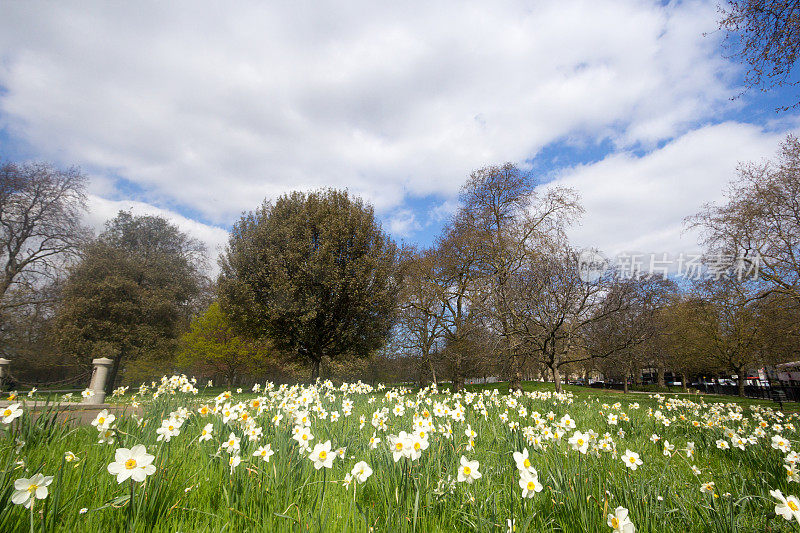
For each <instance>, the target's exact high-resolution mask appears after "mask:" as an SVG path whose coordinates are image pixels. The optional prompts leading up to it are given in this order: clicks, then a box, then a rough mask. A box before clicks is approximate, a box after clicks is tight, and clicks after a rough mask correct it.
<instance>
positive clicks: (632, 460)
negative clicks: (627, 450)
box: [628, 456, 636, 463]
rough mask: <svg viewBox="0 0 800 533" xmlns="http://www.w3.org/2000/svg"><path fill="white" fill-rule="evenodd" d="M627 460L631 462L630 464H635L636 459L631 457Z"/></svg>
mask: <svg viewBox="0 0 800 533" xmlns="http://www.w3.org/2000/svg"><path fill="white" fill-rule="evenodd" d="M628 460H629V461H630V462H632V463H635V462H636V458H635V457H633V456H631V458H630V459H628Z"/></svg>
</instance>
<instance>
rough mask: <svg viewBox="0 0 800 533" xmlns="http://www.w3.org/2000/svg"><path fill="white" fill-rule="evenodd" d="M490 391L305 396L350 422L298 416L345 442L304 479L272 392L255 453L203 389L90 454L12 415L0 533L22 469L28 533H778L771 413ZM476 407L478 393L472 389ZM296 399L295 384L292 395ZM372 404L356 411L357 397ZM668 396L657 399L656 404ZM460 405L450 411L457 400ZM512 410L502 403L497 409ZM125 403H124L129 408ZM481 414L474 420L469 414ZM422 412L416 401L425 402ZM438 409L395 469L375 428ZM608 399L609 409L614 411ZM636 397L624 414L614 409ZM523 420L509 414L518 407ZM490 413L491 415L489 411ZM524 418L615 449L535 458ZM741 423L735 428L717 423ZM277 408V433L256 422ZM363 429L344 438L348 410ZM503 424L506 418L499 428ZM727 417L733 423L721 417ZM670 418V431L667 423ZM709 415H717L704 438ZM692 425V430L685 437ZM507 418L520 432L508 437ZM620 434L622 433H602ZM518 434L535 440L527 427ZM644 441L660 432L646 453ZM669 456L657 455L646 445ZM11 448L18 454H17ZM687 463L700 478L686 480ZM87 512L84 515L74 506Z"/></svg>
mask: <svg viewBox="0 0 800 533" xmlns="http://www.w3.org/2000/svg"><path fill="white" fill-rule="evenodd" d="M498 387H499V389H500V393H499V394H498V395H496V396H494V395H493V393H492V392H491V391H492V390H493V389H494V386H493V385H491V386H471V387H469V388H468V391H467V392H468V393H469V394H470V395H472V396H473V397H471V398H466V397H465V396H464V395H463V394H462V395H453V394H451V393H449V392H440V393H438V394H422V395H420V394H418V391H416V390H415V391H408V392H407V393H403V392H398V391H394V392H393V397H392V398H388V397H387V395H386V392H387V391H380V392H377V391H376V392H374V393H366V392H365V393H351V394H347V395H345V394H343V393H341V392H339V391H338V390H327V389H324V388H322V389H320V391H321V396H320V399H319V402H318V403H319V405H320V406H321V407H322V408H323V409H325V410H326V411H328V412H332V411H338V412H339V413H340V414H342V412H343V410H342V399H343V398H344V397H345V396H347V397H349V398H350V399H351V400H352V401H353V403H354V408H353V412H352V414H351V416H349V417H341V418H340V419H339V420H338V421H336V422H331V421H330V419H329V418H328V419H325V420H322V419H320V418H319V417H316V416H312V425H311V431H312V433H313V434H314V436H315V439H314V441H313V442H314V443H317V442H324V441H326V440H330V441H331V442H332V444H333V448H334V449H336V448H338V447H340V446H342V447H346V452H345V457H344V459H338V458H337V459H336V460H335V461H334V463H333V467H332V468H331V469H325V468H323V469H321V470H315V469H314V467H313V465H312V462H311V461H310V460H309V458H308V453H301V452H300V450H299V448H298V445H297V443H296V442H295V441H294V440H293V439H292V438H291V433H292V426H293V424H292V423H291V422H290V420H289V418H290V417H289V416H288V413H287V412H285V410H284V409H282V408H281V407H279V404H280V402H281V401H282V400H284V399H285V398H286V395H285V393H279V394H276V395H275V396H274V397H272V398H269V397H267V399H266V404H267V408H266V409H265V410H264V411H263V412H261V413H260V414H258V413H257V411H255V410H253V409H252V408H250V407H248V410H249V411H250V413H251V414H252V415H253V416H254V419H255V420H256V425H257V426H258V427H261V428H262V429H263V437H262V438H261V439H260V440H259V441H258V442H250V441H249V440H248V439H247V438H246V437H244V435H243V429H242V425H241V424H240V423H239V422H227V423H226V422H223V420H222V418H221V416H219V415H215V414H210V415H206V416H201V415H199V414H198V412H197V408H198V407H199V405H200V404H202V403H210V404H213V396H214V395H216V394H218V393H219V390H213V391H212V390H206V391H204V392H203V393H201V394H198V395H197V396H196V397H195V396H192V395H186V394H181V393H176V394H174V395H173V394H168V393H167V394H162V395H160V397H159V398H157V399H155V400H154V399H152V397H151V396H149V395H148V396H147V397H146V398H141V397H137V401H139V402H140V403H141V409H142V415H141V419H140V420H141V423H138V422H137V420H136V419H134V418H132V417H129V416H125V417H122V418H120V419H117V420H116V421H115V428H116V431H117V440H116V442H114V443H113V444H108V443H104V444H100V443H98V431H97V430H96V429H95V428H94V427H92V426H81V427H71V426H69V425H64V424H58V423H54V418H53V416H50V415H47V414H45V415H43V416H39V417H38V418H35V419H34V417H31V416H30V414H29V413H28V412H25V413H24V414H23V416H22V417H21V418H19V419H17V420H16V421H15V422H14V423H13V424H12V425H11V426H8V427H6V430H5V431H4V432H3V433H2V434H0V531H3V532H5V531H9V532H13V531H29V530H30V529H31V515H30V513H29V512H28V510H27V509H24V508H23V507H22V506H20V505H14V504H13V503H12V502H11V495H12V493H13V484H14V480H16V479H18V478H22V477H26V478H27V477H30V476H31V475H33V474H34V473H36V472H42V473H43V474H45V475H52V476H54V477H55V480H54V481H53V484H52V485H51V486H50V494H49V496H48V497H47V498H46V499H45V500H40V501H37V503H36V505H35V506H34V513H33V518H34V520H33V527H34V530H35V531H98V532H100V531H102V532H107V531H128V530H131V531H147V532H161V531H164V532H166V531H171V532H174V531H215V532H216V531H392V532H395V531H421V532H428V531H506V530H507V526H506V524H507V520H509V519H512V518H513V519H514V520H515V521H516V526H517V531H520V532H522V531H570V532H572V531H574V532H608V531H611V528H610V527H608V526H607V525H606V515H607V514H608V513H609V512H610V511H612V510H613V509H614V508H616V507H617V506H624V507H626V508H628V509H629V510H630V517H631V519H632V520H633V522H634V524H635V525H636V527H637V531H719V532H722V531H790V530H792V527H795V528H796V527H797V526H796V524H795V525H794V526H792V524H791V523H789V522H786V521H785V520H784V519H783V518H781V517H776V516H775V513H774V512H773V509H774V505H775V503H774V500H773V499H772V498H771V497H770V496H769V490H771V489H776V488H777V489H780V490H782V491H783V493H784V494H797V493H798V492H800V490H798V488H797V487H798V485H797V484H796V483H791V484H790V483H788V481H787V479H786V475H785V474H784V469H783V466H782V464H783V461H784V456H785V454H784V453H782V452H780V451H778V450H775V449H773V448H772V447H771V441H770V437H771V435H773V434H774V433H775V432H774V431H773V430H772V428H771V426H772V424H773V423H776V422H780V423H781V424H782V425H785V422H786V421H787V420H791V422H792V423H793V424H795V425H796V424H798V422H797V420H796V418H797V415H781V414H778V413H776V412H775V411H774V410H773V409H772V408H773V407H774V405H773V404H772V403H771V402H764V401H757V400H749V399H738V398H730V397H716V396H701V397H698V396H694V395H693V396H686V395H677V396H675V397H674V399H667V397H668V396H670V395H661V397H658V398H651V397H650V395H648V394H632V393H629V394H623V393H621V392H617V391H604V390H597V389H590V388H584V387H572V386H565V392H566V394H564V395H563V396H560V397H555V396H552V395H550V394H549V393H550V391H551V390H552V384H548V383H538V382H531V383H525V385H524V388H525V391H526V393H525V394H524V395H522V396H521V397H519V398H513V400H512V397H510V396H507V395H506V394H505V393H506V391H505V390H503V388H504V387H507V386H506V385H502V384H501V385H499V386H498ZM487 392H488V394H489V396H484V394H485V393H487ZM299 393H300V389H298V394H299ZM255 397H256V395H255V394H253V393H246V394H241V395H236V394H233V396H232V398H231V399H230V402H231V403H235V402H237V401H242V402H246V401H249V400H251V399H253V398H255ZM371 398H374V400H373V401H372V403H370V399H371ZM670 398H673V397H671V396H670ZM468 399H469V400H471V401H470V402H469V403H467V400H468ZM509 400H512V402H516V403H517V406H516V407H513V408H512V407H509V405H508V402H509ZM126 401H130V396H129V397H128V399H127V400H126ZM399 401H402V402H403V403H404V404H405V403H406V402H411V403H410V404H408V405H407V406H406V408H405V413H404V414H403V415H402V416H395V415H394V414H392V413H391V412H390V413H389V414H388V415H387V420H386V424H387V426H388V427H387V431H385V432H382V431H377V435H378V436H379V437H380V438H381V439H382V442H381V443H380V444H379V445H378V447H377V448H376V449H371V448H370V446H369V438H370V436H371V435H372V434H373V431H375V430H374V428H373V427H372V425H371V424H370V420H371V418H372V415H373V413H374V412H375V411H376V410H378V409H381V408H384V407H385V408H388V409H389V410H390V411H391V410H392V409H393V408H394V407H395V405H396V404H397V403H398V402H399ZM479 401H482V402H483V403H484V404H485V407H486V411H487V413H486V414H487V416H486V417H484V416H483V415H482V414H481V413H480V412H479V410H478V409H476V406H477V404H478V402H479ZM428 402H430V403H428ZM438 402H445V403H446V404H447V405H448V406H449V408H451V409H453V408H455V407H456V405H458V404H461V405H463V406H464V408H465V409H464V413H465V418H466V419H465V421H463V422H460V421H454V420H452V419H451V418H450V417H436V416H435V415H432V416H433V418H434V422H435V424H436V426H437V429H438V428H439V426H445V425H446V424H448V423H449V424H450V425H451V427H452V438H448V437H447V436H446V435H445V434H443V433H438V432H436V433H433V434H431V435H430V437H429V443H430V446H429V448H428V449H427V450H425V451H424V452H423V453H422V456H421V457H420V458H419V459H418V460H415V461H410V460H409V459H406V458H402V459H400V461H398V462H395V461H394V459H393V457H392V453H391V450H390V449H389V447H388V446H387V434H397V433H398V432H399V431H403V430H405V431H410V430H411V429H412V426H413V422H414V413H415V412H416V413H422V412H423V411H424V410H428V411H430V412H432V413H433V412H434V407H435V406H436V404H437V403H438ZM616 402H619V403H620V405H618V406H614V405H613V404H615V403H616ZM634 403H638V405H639V408H638V409H634V408H633V407H632V406H631V404H634ZM520 406H521V407H524V408H525V410H526V413H525V415H524V416H522V415H521V414H520V412H519V407H520ZM179 407H187V408H188V409H189V410H190V411H191V412H192V414H191V416H189V417H188V418H187V419H186V420H185V422H184V423H183V425H182V427H181V428H180V434H179V435H178V436H176V437H173V438H172V440H171V441H170V442H168V443H164V442H157V441H156V436H157V434H156V429H157V428H158V427H159V426H160V425H161V421H162V419H164V418H167V417H169V413H170V412H172V411H175V410H176V409H178V408H179ZM506 410H507V411H508V412H507V414H506ZM657 410H660V411H661V412H662V413H663V414H664V415H665V416H667V417H669V418H670V419H671V418H673V417H674V418H675V420H674V421H673V422H671V423H670V425H669V426H664V425H663V424H662V423H661V422H659V421H658V420H656V418H655V417H654V416H652V415H653V414H654V413H655V412H656V411H657ZM534 411H537V412H538V413H539V414H540V415H541V417H543V418H545V419H546V418H547V414H548V413H550V412H552V413H553V415H554V420H553V421H547V422H546V423H545V425H546V427H548V428H549V429H550V430H552V429H554V428H555V427H556V423H557V422H558V421H559V420H560V419H561V417H562V416H564V415H566V414H569V415H570V416H571V417H572V418H573V419H574V420H575V422H576V424H577V429H578V430H580V431H584V432H585V431H587V430H589V429H592V430H594V431H595V432H597V433H598V434H599V438H602V437H603V434H604V433H606V432H609V433H610V434H611V438H612V439H613V443H614V444H615V446H616V448H617V452H618V453H617V454H611V453H606V452H599V453H598V454H596V455H595V454H592V453H591V452H590V453H588V454H581V453H580V452H578V451H575V450H573V449H572V448H571V446H570V445H569V444H568V442H567V439H568V438H569V437H570V436H572V434H573V431H574V430H569V431H567V432H566V434H565V435H564V437H563V439H562V440H561V442H555V441H548V442H547V446H546V448H544V449H536V448H535V447H534V446H532V445H530V444H529V443H527V442H526V437H525V435H524V433H525V432H524V431H523V429H524V428H525V427H527V426H534V420H533V418H532V416H531V414H532V413H533V412H534ZM737 411H740V412H741V414H742V415H743V419H742V420H734V419H732V418H731V417H730V414H731V413H735V412H737ZM612 412H613V413H616V414H618V415H620V417H622V413H626V414H627V415H628V417H629V418H630V420H629V421H624V420H621V421H620V422H619V425H617V426H613V425H609V424H608V422H607V421H606V416H607V415H608V414H609V413H612ZM276 413H281V414H283V416H284V418H283V420H282V421H281V422H280V423H279V424H278V425H277V426H276V425H274V424H272V422H271V419H272V417H273V415H274V414H276ZM360 415H364V416H365V417H366V419H367V420H366V425H365V426H364V428H363V429H360V427H359V426H360V423H359V416H360ZM504 416H508V421H504V420H502V418H501V417H504ZM733 418H735V417H733ZM761 418H763V419H764V420H765V421H766V422H767V425H768V427H767V428H766V429H765V430H764V431H765V432H766V436H764V437H760V438H758V439H757V442H756V443H755V444H751V445H748V446H747V447H746V448H745V449H744V450H739V449H728V450H721V449H718V448H717V446H716V444H715V442H716V440H717V439H726V436H725V429H724V427H726V426H727V427H728V428H731V429H734V430H736V431H737V432H738V433H739V434H740V435H743V436H749V435H751V434H753V432H754V430H755V427H756V422H757V421H758V420H759V419H761ZM684 419H685V420H684ZM708 420H714V421H716V424H715V425H714V426H712V427H709V426H708V425H707V421H708ZM693 421H699V422H702V423H703V425H702V426H701V427H699V428H696V427H694V426H693V424H692V422H693ZM510 422H518V423H519V425H520V429H514V430H512V429H511V428H510V427H509V423H510ZM207 423H211V424H213V427H214V432H213V433H214V438H213V439H212V440H211V441H208V442H199V441H198V438H197V437H198V435H199V434H200V430H201V429H202V428H203V427H204V426H205V425H206V424H207ZM468 424H469V425H470V427H471V428H473V429H474V430H475V432H476V433H477V437H476V438H475V448H474V450H471V451H470V450H467V447H468V438H467V437H466V435H465V433H464V431H465V429H466V428H467V425H468ZM620 429H621V430H623V431H624V436H621V435H619V434H618V430H620ZM231 432H233V433H235V434H236V435H238V436H239V437H242V440H241V447H242V449H241V458H242V462H241V464H240V465H239V466H238V467H237V468H235V469H234V470H233V472H231V469H230V467H229V464H228V458H229V455H228V454H227V453H226V452H225V451H221V450H220V443H221V441H222V440H223V439H225V438H226V437H227V436H228V435H229V434H230V433H231ZM535 433H541V431H539V430H537V431H535ZM654 433H656V434H658V435H659V436H660V437H661V440H660V441H658V442H657V443H653V442H651V441H650V437H651V435H653V434H654ZM781 434H782V435H783V436H784V437H786V438H789V439H791V441H792V444H793V446H796V444H797V438H798V437H797V431H794V430H791V429H789V428H786V427H783V428H781ZM665 440H668V441H669V442H670V443H673V444H674V445H675V451H674V452H673V453H672V454H670V455H669V456H665V455H664V454H663V453H662V452H663V442H664V441H665ZM21 441H24V444H21ZM689 441H692V442H694V443H695V446H696V454H695V457H694V459H693V460H690V459H688V458H687V457H686V455H685V453H684V452H681V450H684V449H685V448H686V444H687V442H689ZM266 443H269V444H270V445H271V446H272V449H273V450H274V451H275V455H273V456H272V459H271V461H270V462H269V463H264V462H263V461H261V460H260V459H259V458H256V457H252V456H251V454H252V451H253V450H254V449H255V448H256V447H257V446H258V445H261V444H266ZM136 444H144V445H146V446H147V449H148V452H149V453H151V454H153V455H154V456H156V459H155V462H154V464H155V465H156V467H157V469H156V472H155V474H153V475H152V476H150V477H148V478H147V480H146V481H145V482H144V483H138V484H135V485H134V487H133V488H134V498H133V504H131V502H130V499H129V498H130V493H131V485H130V484H129V483H127V482H126V483H123V484H121V485H120V484H117V482H116V479H115V478H114V477H113V476H112V475H111V474H109V473H108V471H107V465H108V464H109V463H111V462H112V461H113V460H114V452H115V450H116V449H117V448H118V447H127V448H130V447H132V446H134V445H136ZM523 448H527V449H528V450H529V452H530V455H531V462H532V464H533V466H534V467H535V468H536V470H537V471H538V478H539V481H540V482H541V484H542V485H543V486H544V488H543V490H542V491H541V492H540V493H538V494H536V495H535V496H534V497H533V498H531V499H523V498H522V496H521V490H520V488H519V486H518V480H519V474H518V471H517V468H516V466H515V463H514V461H513V459H512V454H513V452H515V451H520V450H522V449H523ZM626 449H630V450H632V451H636V452H638V453H639V454H641V458H642V460H643V461H644V464H643V465H642V466H641V467H639V468H638V469H637V470H636V471H632V470H630V469H628V468H626V467H625V466H624V464H623V462H622V460H621V459H620V457H619V456H620V455H622V454H623V453H624V452H625V450H626ZM67 451H71V452H73V453H75V454H76V455H77V456H78V457H79V459H80V460H79V461H78V462H77V463H67V462H65V461H64V460H63V457H64V454H65V452H67ZM462 455H464V456H466V457H467V458H468V459H470V460H477V461H479V463H480V467H479V471H480V472H481V474H482V477H481V478H480V479H478V480H476V481H475V482H474V483H472V484H467V483H458V482H457V481H455V479H456V477H457V475H458V468H459V459H460V457H461V456H462ZM360 460H364V461H366V462H367V463H369V465H371V467H372V469H373V470H374V473H373V475H372V476H371V477H370V478H369V479H368V480H367V481H366V482H365V483H363V484H357V485H352V486H350V487H349V488H346V487H344V486H343V480H344V478H345V475H346V474H347V473H348V472H350V470H351V469H352V467H353V465H354V464H355V463H356V462H357V461H360ZM691 465H696V466H697V467H698V468H699V469H700V470H701V474H700V475H699V476H696V475H695V474H694V473H693V472H692V470H691ZM706 481H714V482H715V483H716V491H715V494H716V497H715V496H712V495H709V494H703V493H701V492H700V490H699V488H700V485H701V483H703V482H706ZM82 508H86V509H87V512H86V513H84V514H81V513H80V512H79V511H80V510H81V509H82Z"/></svg>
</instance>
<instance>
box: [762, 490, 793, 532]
mask: <svg viewBox="0 0 800 533" xmlns="http://www.w3.org/2000/svg"><path fill="white" fill-rule="evenodd" d="M769 494H770V496H772V497H773V498H775V499H776V500H778V504H777V505H775V514H778V515H780V516H782V517H784V518H785V519H786V520H790V521H791V520H792V519H794V520H796V521H797V523H798V524H800V500H798V499H797V498H796V497H794V496H786V497H784V495H783V493H782V492H781V491H780V490H771V491H769Z"/></svg>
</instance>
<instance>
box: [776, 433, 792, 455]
mask: <svg viewBox="0 0 800 533" xmlns="http://www.w3.org/2000/svg"><path fill="white" fill-rule="evenodd" d="M772 447H773V448H775V449H776V450H780V451H782V452H784V453H789V451H790V450H791V449H792V445H791V444H790V443H789V441H788V440H787V439H784V438H783V437H782V436H780V435H774V436H773V437H772Z"/></svg>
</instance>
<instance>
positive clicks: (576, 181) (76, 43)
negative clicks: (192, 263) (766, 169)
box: [0, 0, 797, 259]
mask: <svg viewBox="0 0 800 533" xmlns="http://www.w3.org/2000/svg"><path fill="white" fill-rule="evenodd" d="M717 16H718V14H717V11H716V4H715V3H714V2H702V1H695V2H692V1H687V2H667V3H664V2H652V3H648V2H641V1H634V0H630V1H622V0H620V1H613V2H611V1H560V2H497V3H492V4H491V5H490V4H486V3H477V2H476V3H469V2H467V3H464V2H459V3H455V2H454V3H437V4H436V5H431V4H430V3H428V2H419V3H416V2H409V3H404V4H403V5H397V4H387V5H385V6H381V5H379V4H376V3H374V2H373V3H357V2H354V3H348V4H347V5H346V6H345V5H342V4H341V3H336V2H331V3H325V2H315V3H313V4H312V3H304V2H297V3H292V4H291V5H289V4H286V5H283V4H277V3H273V4H271V5H264V4H261V3H248V2H243V3H237V4H236V5H235V6H226V7H225V8H224V9H222V8H220V7H219V6H218V5H216V4H207V5H206V4H205V3H204V2H185V3H183V2H170V3H149V2H144V3H136V4H133V3H131V4H129V5H126V4H122V3H113V4H109V3H102V2H96V3H95V2H60V3H58V4H54V3H49V2H48V3H39V2H25V3H22V2H8V3H3V4H0V157H3V158H4V159H9V160H26V159H44V160H49V161H52V162H54V163H56V164H58V165H79V166H81V167H82V168H83V169H84V171H85V172H86V173H87V174H88V175H89V176H90V177H91V185H90V190H89V193H90V202H89V204H90V213H89V214H88V216H87V222H88V223H89V224H91V225H93V226H94V227H95V228H98V229H100V228H101V227H102V223H103V221H104V220H106V219H108V218H110V217H112V216H113V215H114V214H115V213H116V211H117V210H119V209H132V210H133V211H134V212H141V213H158V214H162V215H164V216H167V217H170V218H171V219H172V220H174V221H175V222H176V224H178V225H179V227H181V228H182V229H184V230H185V231H187V232H190V233H191V234H193V235H194V236H196V237H198V238H200V239H202V240H204V241H205V242H206V243H208V246H209V249H210V257H211V258H212V259H213V258H214V256H215V255H216V251H218V250H219V249H220V247H221V246H222V245H223V244H224V242H225V239H226V229H227V228H229V227H230V225H231V224H232V223H233V222H234V221H235V220H236V219H237V218H238V215H239V214H240V213H241V212H242V211H246V210H250V209H253V208H254V207H256V206H257V205H258V204H259V203H260V202H261V201H262V200H263V199H264V198H274V197H276V196H277V195H280V194H282V193H285V192H287V191H289V190H292V189H295V188H300V189H305V190H308V189H313V188H317V187H323V186H333V187H347V188H348V189H350V190H351V191H352V192H354V193H356V194H359V195H362V196H364V197H365V198H367V199H368V200H369V201H370V202H372V203H373V204H374V205H375V207H376V211H377V213H378V214H379V216H380V218H381V220H382V222H383V224H384V227H385V228H386V229H387V230H389V231H390V232H391V233H392V234H393V235H394V236H395V237H396V238H397V239H400V240H404V241H406V242H411V243H417V244H420V245H422V246H425V245H428V244H430V243H431V242H432V240H433V238H434V236H435V235H436V234H437V233H438V231H439V230H440V228H441V226H442V224H443V223H444V221H445V220H446V218H447V216H448V214H449V213H451V212H452V211H453V209H454V208H455V206H456V198H457V194H458V189H459V187H460V185H461V183H463V181H464V179H465V178H466V176H467V175H468V174H469V172H470V171H471V170H473V169H476V168H479V167H481V166H484V165H487V164H493V163H503V162H505V161H512V162H515V163H517V164H519V165H520V166H522V167H523V168H526V169H529V170H530V171H531V172H532V173H533V174H534V175H535V176H536V177H537V179H538V180H539V181H540V183H542V187H548V186H553V185H560V186H569V187H572V188H574V189H576V190H577V191H578V193H579V194H580V195H581V198H582V202H583V204H584V207H585V210H586V213H585V215H584V217H583V219H582V221H581V223H580V224H578V225H576V226H575V227H574V228H572V229H571V230H570V231H571V237H572V238H573V240H574V242H575V244H576V245H578V246H593V247H598V248H600V249H601V250H603V251H605V252H606V253H609V254H614V253H618V252H620V251H632V250H637V251H643V252H655V253H660V252H668V253H671V254H675V253H679V252H682V251H691V250H696V248H697V244H696V235H693V234H691V233H687V232H685V231H684V228H683V224H682V221H683V218H684V217H686V216H688V215H691V214H692V213H694V212H696V211H697V209H698V208H699V207H700V206H701V205H702V204H703V203H705V202H711V201H719V200H720V199H721V193H722V189H723V187H724V185H725V183H726V182H727V181H728V180H729V179H730V178H731V177H733V175H734V172H735V168H736V164H737V162H739V161H750V160H760V159H763V158H769V157H772V156H773V155H774V154H775V152H776V151H777V148H778V144H779V142H780V140H781V139H782V138H783V137H784V136H785V135H786V134H787V133H789V132H792V131H794V130H795V128H796V127H797V114H796V113H795V112H792V111H789V112H783V113H776V112H775V108H776V107H779V106H782V105H786V104H791V103H793V101H794V95H795V94H796V92H795V91H793V90H791V89H784V90H777V91H773V92H771V93H768V94H765V93H762V92H759V91H751V92H747V93H745V94H744V95H743V96H742V97H741V98H733V97H735V96H736V95H737V94H739V92H741V83H742V76H743V68H742V67H741V65H738V64H737V63H735V62H732V61H730V60H728V59H726V58H725V57H724V51H723V50H722V48H721V46H720V42H721V38H722V34H721V33H720V32H716V31H715V28H716V19H717ZM704 34H706V35H704ZM732 98H733V99H732Z"/></svg>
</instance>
